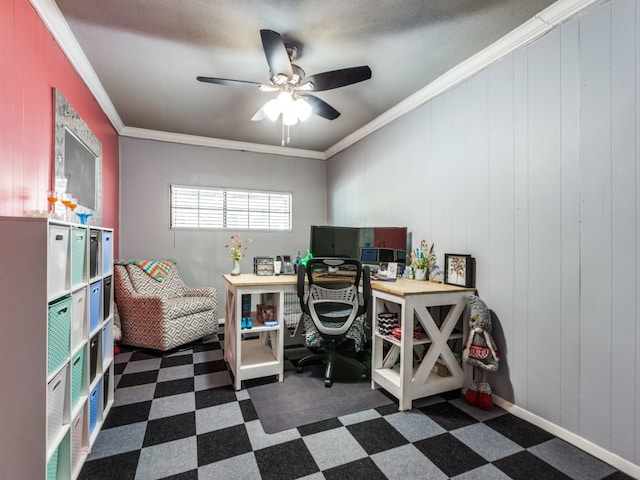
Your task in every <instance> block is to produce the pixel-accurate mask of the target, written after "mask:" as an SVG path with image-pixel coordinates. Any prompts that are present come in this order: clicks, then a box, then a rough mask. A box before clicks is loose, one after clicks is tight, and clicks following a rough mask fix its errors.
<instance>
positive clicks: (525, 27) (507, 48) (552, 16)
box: [324, 0, 603, 159]
mask: <svg viewBox="0 0 640 480" xmlns="http://www.w3.org/2000/svg"><path fill="white" fill-rule="evenodd" d="M594 3H603V0H558V1H557V2H555V3H553V4H552V5H550V6H549V7H547V8H546V9H544V10H543V11H542V12H540V13H539V14H538V15H536V16H535V17H533V18H531V19H530V20H528V21H527V22H525V23H523V24H522V25H520V26H519V27H517V28H516V29H514V30H512V31H511V32H509V33H508V34H506V35H505V36H504V37H502V38H500V39H499V40H497V41H495V42H494V43H492V44H491V45H489V46H488V47H486V48H485V49H484V50H481V51H480V52H478V53H477V54H475V55H473V56H471V57H469V58H468V59H467V60H465V61H463V62H461V63H459V64H458V65H456V66H455V67H453V68H452V69H451V70H449V71H447V72H446V73H444V74H442V75H441V76H440V77H438V78H437V79H435V80H434V81H433V82H431V83H430V84H429V85H427V86H426V87H424V88H422V89H421V90H418V91H417V92H416V93H414V94H413V95H411V96H409V97H407V98H406V99H405V100H403V101H401V102H400V103H398V104H397V105H395V106H394V107H391V108H390V109H389V110H387V111H386V112H384V113H383V114H382V115H380V116H379V117H377V118H375V119H374V120H372V121H371V122H369V123H367V124H366V125H365V126H363V127H362V128H360V129H358V130H356V131H355V132H353V133H351V134H350V135H348V136H346V137H345V138H343V139H342V140H340V141H339V142H337V143H336V144H335V145H333V146H331V147H329V148H328V149H327V150H325V152H324V154H325V158H326V159H329V158H331V157H333V156H334V155H336V154H338V153H340V152H341V151H343V150H345V149H347V148H349V147H350V146H351V145H353V144H355V143H356V142H359V141H360V140H362V139H363V138H365V137H367V136H369V135H371V134H372V133H373V132H375V131H376V130H379V129H381V128H382V127H384V126H386V125H388V124H389V123H391V122H393V121H394V120H397V119H398V118H400V117H402V116H403V115H406V114H407V113H409V112H411V111H413V110H415V109H417V108H418V107H420V106H422V105H424V104H425V103H427V102H428V101H429V100H431V99H433V98H434V97H436V96H438V95H439V94H441V93H443V92H444V91H445V90H448V89H450V88H453V87H454V86H456V85H458V84H460V83H462V82H463V81H464V80H466V79H468V78H469V77H471V76H473V75H475V74H476V73H477V72H479V71H480V70H482V69H484V68H486V67H488V66H489V65H491V64H492V63H494V62H496V61H498V60H500V59H501V58H503V57H505V56H507V55H509V54H510V53H512V52H514V51H516V50H517V49H519V48H521V47H523V46H525V45H527V44H529V43H531V42H533V41H534V40H536V39H538V38H540V37H541V36H542V35H544V34H545V33H547V32H548V31H550V30H552V29H553V28H555V27H557V26H558V25H560V24H561V23H563V22H565V21H567V20H568V19H569V18H571V17H573V16H574V15H576V14H578V13H579V12H581V11H582V10H584V9H585V8H587V7H589V6H591V5H592V4H594Z"/></svg>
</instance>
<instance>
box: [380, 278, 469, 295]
mask: <svg viewBox="0 0 640 480" xmlns="http://www.w3.org/2000/svg"><path fill="white" fill-rule="evenodd" d="M371 289H372V290H378V291H380V292H386V293H390V294H392V295H400V296H403V297H404V296H408V295H425V294H427V295H428V294H436V293H458V292H469V293H473V292H475V291H476V289H475V288H466V287H458V286H456V285H447V284H445V283H437V282H427V281H424V280H411V279H408V278H398V279H396V281H395V282H385V281H379V280H371Z"/></svg>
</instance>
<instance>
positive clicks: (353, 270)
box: [297, 258, 371, 387]
mask: <svg viewBox="0 0 640 480" xmlns="http://www.w3.org/2000/svg"><path fill="white" fill-rule="evenodd" d="M305 279H306V282H305ZM361 279H362V293H360V291H359V286H360V280H361ZM297 290H298V298H299V299H300V307H301V309H302V311H303V313H304V314H306V316H305V330H306V338H307V345H308V346H312V345H317V346H319V349H318V351H317V352H316V353H314V354H313V355H309V356H307V357H304V358H302V359H301V360H300V361H299V362H298V364H297V371H298V373H301V372H302V368H303V366H304V365H307V364H310V363H315V362H317V361H322V362H324V363H326V369H325V374H324V385H325V387H330V386H331V385H332V383H333V371H334V367H335V365H336V364H337V363H339V362H342V363H344V364H348V365H351V366H353V367H355V368H357V369H358V371H359V372H360V377H361V379H366V374H367V367H366V366H365V365H364V364H363V363H362V362H360V361H358V360H357V359H355V358H353V357H350V356H346V355H343V354H342V353H340V352H339V351H338V349H337V347H338V345H339V344H341V343H342V342H344V341H345V340H347V339H351V340H353V341H354V343H355V346H356V350H358V349H359V348H360V347H361V345H362V344H363V343H364V342H366V338H365V333H364V332H365V330H364V323H365V318H364V317H365V315H364V314H365V313H366V311H367V306H368V303H369V298H370V297H371V283H370V276H369V267H364V268H363V267H362V264H361V263H360V261H358V260H353V259H350V258H313V259H310V260H309V261H308V262H307V264H306V266H304V265H300V266H299V267H298V288H297Z"/></svg>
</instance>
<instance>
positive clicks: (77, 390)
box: [71, 348, 86, 408]
mask: <svg viewBox="0 0 640 480" xmlns="http://www.w3.org/2000/svg"><path fill="white" fill-rule="evenodd" d="M85 358H86V348H82V349H80V350H79V351H78V353H76V354H75V355H74V356H73V358H72V359H71V408H75V407H76V405H78V401H79V400H80V396H81V395H82V377H84V371H85Z"/></svg>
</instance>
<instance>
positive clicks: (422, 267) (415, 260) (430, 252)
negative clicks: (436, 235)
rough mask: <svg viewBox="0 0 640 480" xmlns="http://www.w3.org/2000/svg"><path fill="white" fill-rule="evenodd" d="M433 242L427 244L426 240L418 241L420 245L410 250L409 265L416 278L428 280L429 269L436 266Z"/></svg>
mask: <svg viewBox="0 0 640 480" xmlns="http://www.w3.org/2000/svg"><path fill="white" fill-rule="evenodd" d="M434 246H435V244H433V243H432V244H431V245H429V244H428V243H427V241H426V240H422V241H421V242H420V247H419V248H416V249H415V250H412V251H411V267H413V271H414V275H415V279H416V280H429V275H430V273H431V270H432V269H433V268H434V267H435V266H436V253H435V252H434Z"/></svg>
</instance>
